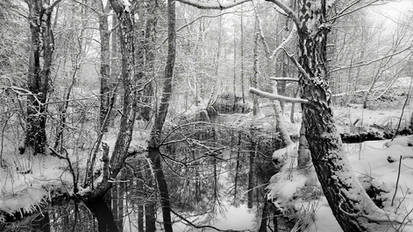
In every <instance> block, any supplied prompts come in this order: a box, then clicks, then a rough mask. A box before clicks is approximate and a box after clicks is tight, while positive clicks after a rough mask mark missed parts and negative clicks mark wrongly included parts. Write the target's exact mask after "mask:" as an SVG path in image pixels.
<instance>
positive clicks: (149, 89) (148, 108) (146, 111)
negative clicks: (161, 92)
mask: <svg viewBox="0 0 413 232" xmlns="http://www.w3.org/2000/svg"><path fill="white" fill-rule="evenodd" d="M157 7H158V3H157V1H149V5H148V7H147V8H148V9H147V12H146V18H147V19H146V25H145V42H144V54H145V70H146V72H145V78H144V80H145V87H144V90H143V93H142V95H143V96H142V103H143V104H144V106H143V107H142V109H141V112H140V116H141V118H142V119H144V120H146V121H149V120H150V119H151V115H152V104H153V103H152V102H153V97H154V89H153V88H154V87H153V82H154V78H155V53H156V48H155V44H156V30H155V29H156V25H157V22H158V16H157V11H156V9H157Z"/></svg>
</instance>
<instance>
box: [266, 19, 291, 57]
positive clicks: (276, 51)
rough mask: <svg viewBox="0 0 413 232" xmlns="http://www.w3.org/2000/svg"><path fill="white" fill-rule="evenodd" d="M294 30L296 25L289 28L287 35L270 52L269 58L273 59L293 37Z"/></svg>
mask: <svg viewBox="0 0 413 232" xmlns="http://www.w3.org/2000/svg"><path fill="white" fill-rule="evenodd" d="M295 32H297V27H296V26H293V29H292V30H291V32H290V34H289V35H288V37H287V38H286V39H285V40H284V41H283V42H282V43H281V44H280V45H279V46H278V47H277V48H276V49H274V51H273V52H272V54H271V56H270V59H275V58H277V55H278V52H279V51H280V50H281V49H283V48H285V46H286V45H287V44H288V43H289V42H290V41H291V40H292V39H293V37H294V35H295Z"/></svg>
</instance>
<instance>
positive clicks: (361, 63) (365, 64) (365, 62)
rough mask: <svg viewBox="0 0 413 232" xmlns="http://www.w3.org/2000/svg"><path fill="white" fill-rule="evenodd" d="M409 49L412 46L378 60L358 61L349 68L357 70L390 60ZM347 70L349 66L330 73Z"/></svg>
mask: <svg viewBox="0 0 413 232" xmlns="http://www.w3.org/2000/svg"><path fill="white" fill-rule="evenodd" d="M411 48H412V46H411V45H410V46H409V47H407V48H405V49H403V50H400V51H397V52H394V53H392V54H389V55H385V56H382V57H379V58H377V59H374V60H369V61H360V62H358V63H356V64H353V65H351V68H358V67H362V66H367V65H370V64H373V63H376V62H378V61H381V60H384V59H386V58H391V57H393V56H396V55H399V54H402V53H403V52H405V51H408V50H410V49H411ZM348 68H350V66H345V67H339V68H336V69H333V70H331V71H330V73H333V72H338V71H341V70H345V69H348Z"/></svg>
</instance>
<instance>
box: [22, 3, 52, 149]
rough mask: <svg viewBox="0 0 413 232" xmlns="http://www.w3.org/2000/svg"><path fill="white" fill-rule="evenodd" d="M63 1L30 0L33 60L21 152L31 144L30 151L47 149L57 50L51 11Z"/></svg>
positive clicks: (28, 85)
mask: <svg viewBox="0 0 413 232" xmlns="http://www.w3.org/2000/svg"><path fill="white" fill-rule="evenodd" d="M59 2H60V0H56V1H55V2H53V3H52V4H51V2H50V0H27V1H26V3H27V5H28V7H29V17H28V18H29V25H30V36H31V42H30V43H31V46H30V53H31V55H30V64H29V71H28V78H27V87H28V90H29V91H30V94H29V95H28V99H27V100H28V102H27V124H26V138H25V142H24V146H23V147H21V149H20V152H21V153H24V152H25V150H26V148H28V149H29V150H30V151H29V152H30V153H33V154H38V153H45V149H46V145H47V136H46V111H47V107H46V104H45V103H46V101H47V94H48V90H49V86H50V74H51V71H52V70H51V69H52V59H53V51H54V38H53V32H52V27H51V26H52V25H51V22H52V12H53V9H54V7H55V6H56V5H57V4H58V3H59Z"/></svg>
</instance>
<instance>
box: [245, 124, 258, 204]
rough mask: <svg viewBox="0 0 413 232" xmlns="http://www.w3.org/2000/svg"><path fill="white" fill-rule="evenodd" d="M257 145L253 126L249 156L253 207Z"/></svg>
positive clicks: (249, 180)
mask: <svg viewBox="0 0 413 232" xmlns="http://www.w3.org/2000/svg"><path fill="white" fill-rule="evenodd" d="M256 149H257V145H256V144H255V142H254V134H253V128H251V147H250V157H249V171H248V196H247V198H248V203H247V204H248V208H250V209H251V208H252V205H253V198H254V184H255V183H254V176H255V169H254V167H255V162H254V161H255V152H256Z"/></svg>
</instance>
